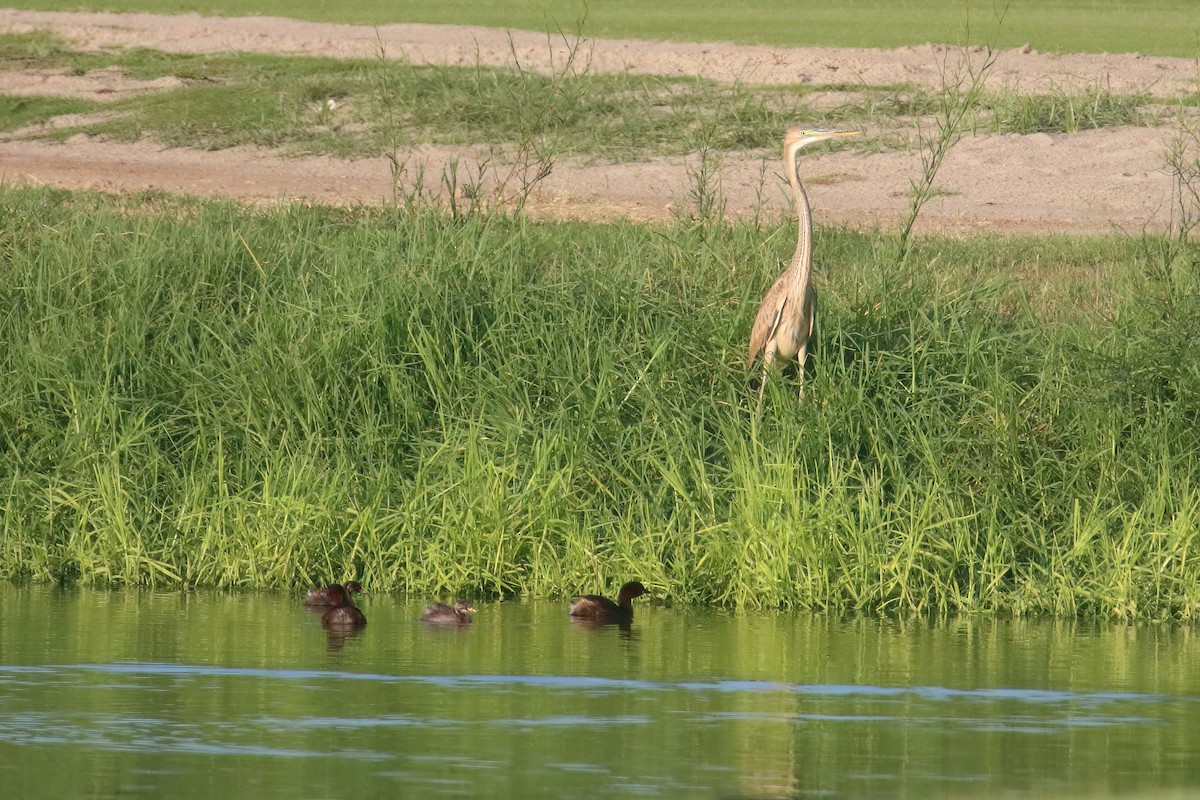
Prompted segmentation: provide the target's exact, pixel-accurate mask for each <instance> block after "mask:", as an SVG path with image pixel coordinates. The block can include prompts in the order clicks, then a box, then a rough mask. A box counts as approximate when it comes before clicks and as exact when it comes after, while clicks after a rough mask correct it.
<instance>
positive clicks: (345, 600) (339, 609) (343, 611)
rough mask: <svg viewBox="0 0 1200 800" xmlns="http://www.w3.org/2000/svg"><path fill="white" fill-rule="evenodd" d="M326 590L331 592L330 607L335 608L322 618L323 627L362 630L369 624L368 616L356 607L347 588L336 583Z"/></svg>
mask: <svg viewBox="0 0 1200 800" xmlns="http://www.w3.org/2000/svg"><path fill="white" fill-rule="evenodd" d="M325 588H326V591H328V592H329V600H330V605H332V606H333V608H331V609H329V610H328V611H326V612H325V614H324V615H323V616H322V617H321V624H322V625H324V626H326V627H336V628H361V627H362V626H363V625H366V624H367V618H366V616H365V615H364V614H363V612H361V611H359V610H358V609H357V608H356V607H355V605H354V600H353V599H351V597H350V592H349V591H347V590H346V588H345V587H343V586H341V585H340V584H336V583H335V584H333V585H332V586H327V587H325Z"/></svg>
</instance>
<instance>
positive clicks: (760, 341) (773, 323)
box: [746, 273, 787, 367]
mask: <svg viewBox="0 0 1200 800" xmlns="http://www.w3.org/2000/svg"><path fill="white" fill-rule="evenodd" d="M786 276H787V273H784V274H783V275H781V276H779V280H777V281H775V285H774V286H772V287H771V290H770V291H769V292H767V296H766V297H764V298H763V301H762V305H760V306H759V307H758V315H757V316H755V318H754V327H753V328H751V329H750V357H749V358H747V359H746V366H747V367H752V366H754V359H756V358H757V357H758V354H759V353H761V352H762V350H763V348H764V347H766V346H767V342H769V341H771V337H772V336H774V335H775V331H777V330H778V329H779V321H780V320H781V319H783V311H784V308H785V307H786V306H787V292H786V291H785V290H784V278H785V277H786Z"/></svg>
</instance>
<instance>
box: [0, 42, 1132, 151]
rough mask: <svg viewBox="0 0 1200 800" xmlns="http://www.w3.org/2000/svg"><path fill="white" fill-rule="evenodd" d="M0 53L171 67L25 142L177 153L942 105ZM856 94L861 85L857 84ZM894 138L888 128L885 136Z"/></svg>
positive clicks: (1101, 113) (1113, 117) (456, 140)
mask: <svg viewBox="0 0 1200 800" xmlns="http://www.w3.org/2000/svg"><path fill="white" fill-rule="evenodd" d="M0 56H2V57H3V58H4V59H5V60H6V61H8V62H10V63H13V64H19V65H21V66H23V67H25V68H37V69H44V70H66V71H70V72H75V73H78V74H84V73H87V72H89V71H91V70H95V69H102V68H110V67H120V68H121V69H123V70H125V71H126V72H127V73H128V74H129V75H130V76H131V77H134V78H138V79H142V80H152V79H155V78H161V77H164V76H175V77H177V78H180V79H181V80H182V81H184V85H183V86H181V87H180V88H178V89H173V90H167V91H160V92H154V93H150V94H146V95H142V96H137V97H131V98H128V99H125V100H121V101H117V102H114V103H110V104H106V105H105V106H104V109H105V111H106V112H108V113H106V114H105V115H104V116H103V117H102V118H98V119H91V120H83V121H79V122H77V123H75V124H70V125H62V124H60V125H55V126H52V127H48V128H47V129H45V130H44V131H41V132H37V133H29V134H27V135H36V136H42V137H44V138H51V139H65V138H67V137H69V136H72V135H75V134H78V133H86V134H89V135H92V136H101V137H104V138H107V139H110V140H117V141H122V140H125V141H128V140H136V139H139V138H143V137H151V138H153V139H155V140H157V141H160V142H162V143H164V144H166V145H169V146H175V147H199V148H208V149H222V148H227V147H233V146H238V145H256V146H261V147H273V148H280V149H282V150H284V151H285V152H288V153H292V154H296V155H308V154H329V155H334V156H342V157H363V156H376V155H379V154H380V153H384V152H388V151H389V150H390V148H391V147H393V146H399V147H406V146H412V145H416V144H421V143H438V144H449V145H467V144H473V143H479V142H491V143H500V144H503V143H515V142H519V141H522V140H524V139H526V138H527V137H528V136H529V135H530V133H531V131H530V126H531V119H534V118H538V115H537V114H534V113H531V110H536V109H542V110H544V111H545V114H544V115H543V116H542V117H541V119H542V120H543V121H542V122H540V123H538V124H539V125H541V126H542V128H541V130H540V131H539V133H540V134H542V135H545V136H547V137H550V138H551V139H552V143H553V149H554V151H555V152H556V153H558V154H563V155H571V156H575V157H580V158H589V159H596V158H599V159H606V160H610V161H632V160H641V159H646V158H652V157H655V156H666V155H681V154H686V153H692V152H695V151H696V150H698V149H700V148H702V147H707V148H715V149H717V150H726V151H737V150H755V149H761V148H773V147H775V146H776V145H777V139H778V136H779V131H780V130H784V129H786V128H787V126H788V125H790V124H792V123H793V122H794V121H795V120H798V119H803V120H807V121H810V122H812V123H814V124H817V125H831V126H847V127H857V128H863V129H882V130H883V131H884V136H882V137H881V138H879V139H876V140H873V141H864V142H862V143H860V144H859V146H860V147H867V148H877V147H881V146H885V145H884V142H886V141H892V140H895V141H899V140H900V139H901V138H902V136H903V134H905V133H906V132H907V131H908V129H909V128H910V126H911V121H910V120H911V119H912V118H913V117H915V116H920V115H928V114H930V113H931V111H933V110H934V109H935V108H936V105H937V98H936V97H935V96H934V95H933V94H932V93H931V92H928V91H923V90H918V89H913V88H911V87H901V86H893V87H869V88H868V87H852V86H845V85H843V86H836V87H827V86H814V85H807V86H787V87H764V86H754V85H749V84H732V85H722V84H718V83H717V82H714V81H709V80H701V79H678V78H674V79H665V78H659V77H655V76H639V75H632V74H627V73H621V74H613V75H586V74H585V75H581V76H540V75H532V74H525V75H522V74H520V73H518V72H517V71H516V70H515V69H493V68H485V67H475V68H459V67H421V66H413V65H410V64H405V63H399V62H383V61H379V60H362V59H358V60H335V59H318V58H285V57H278V56H265V55H251V54H241V55H236V54H235V55H173V54H168V53H163V52H160V51H154V50H145V49H132V50H120V51H113V52H101V53H95V52H74V51H72V50H70V49H69V48H68V47H66V45H65V44H64V43H62V42H61V41H59V40H57V39H55V38H54V37H52V36H49V35H47V34H45V33H33V34H0ZM856 88H857V89H858V91H854V89H856ZM826 89H837V90H840V91H843V92H846V93H847V94H846V101H845V102H844V103H843V104H842V105H840V106H838V107H836V108H829V109H823V110H817V109H815V108H813V107H811V106H810V105H809V104H808V102H807V100H808V98H809V96H810V95H811V94H812V93H813V92H817V91H821V90H826ZM0 102H5V103H6V105H7V106H9V111H10V113H9V114H8V115H7V118H6V119H5V122H4V123H3V124H4V126H6V127H8V128H10V129H12V128H16V127H19V126H23V125H30V124H33V123H47V122H49V121H50V120H52V119H53V118H54V117H56V116H58V115H60V114H63V113H78V112H80V111H84V110H88V109H90V108H95V104H86V103H84V102H82V101H72V100H62V99H51V98H28V99H24V100H11V101H0ZM1145 102H1146V101H1145V98H1143V97H1137V96H1122V95H1114V94H1112V93H1111V92H1109V91H1108V90H1107V89H1106V88H1105V87H1103V86H1099V85H1097V86H1096V87H1094V88H1093V89H1092V90H1090V91H1088V92H1083V93H1077V94H1067V93H1065V92H1060V93H1057V94H1049V95H1042V96H1025V95H1017V94H1015V93H1007V94H994V95H988V96H985V97H984V99H983V102H982V104H981V106H980V108H979V109H978V110H977V112H976V121H975V123H974V126H975V128H976V129H977V130H978V129H982V130H996V131H997V132H1001V133H1013V132H1015V133H1034V132H1038V131H1051V132H1071V133H1073V132H1076V131H1078V130H1081V129H1084V128H1094V127H1104V126H1108V125H1123V124H1135V123H1138V122H1145V121H1150V120H1149V115H1148V114H1146V113H1145V112H1144V111H1142V109H1143V107H1144V105H1145ZM889 131H890V132H891V133H890V134H889V133H888V132H889Z"/></svg>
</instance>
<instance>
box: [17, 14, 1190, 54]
mask: <svg viewBox="0 0 1200 800" xmlns="http://www.w3.org/2000/svg"><path fill="white" fill-rule="evenodd" d="M12 5H13V6H14V7H17V8H31V9H39V10H53V11H79V10H89V11H147V12H153V13H162V14H176V13H181V12H197V11H198V12H200V13H203V14H223V15H228V16H239V15H244V14H250V13H255V14H270V15H274V16H280V17H296V18H300V19H311V20H318V21H324V22H352V23H363V24H372V25H384V24H388V23H393V22H428V23H449V24H455V25H484V26H490V27H498V28H503V27H510V28H524V29H529V30H547V31H554V30H556V29H558V28H560V27H561V28H570V27H571V24H572V23H573V22H574V20H575V19H576V18H578V17H579V16H580V15H581V14H582V13H583V11H584V9H585V7H586V9H587V15H588V18H589V19H590V20H591V25H590V26H589V28H590V30H589V34H590V35H593V36H606V37H630V38H639V39H670V40H675V41H735V42H744V43H748V44H772V45H780V46H806V45H810V46H811V45H819V46H841V47H902V46H904V45H912V44H922V43H924V42H940V43H950V44H960V43H966V42H969V43H974V44H979V43H982V42H984V41H985V40H986V38H987V33H988V30H989V29H990V27H991V26H992V25H994V21H995V18H996V14H997V11H998V10H1002V11H1003V13H1004V30H1003V34H1002V36H1001V38H1000V41H999V45H1000V46H1001V47H1004V48H1010V47H1020V46H1021V45H1022V44H1024V43H1026V42H1028V43H1030V44H1032V45H1033V46H1034V47H1036V48H1037V49H1039V50H1043V51H1058V52H1084V53H1100V52H1111V53H1127V52H1140V53H1147V54H1151V55H1164V56H1183V57H1190V56H1193V55H1195V53H1196V36H1197V33H1200V23H1197V19H1196V9H1195V4H1194V3H1193V2H1192V0H1124V2H1115V0H1110V2H1088V0H1003V2H996V0H955V1H954V2H945V0H904V2H899V3H898V2H896V1H895V0H824V2H820V3H817V2H800V3H796V2H788V1H787V0H742V2H739V3H738V4H737V5H736V6H731V5H730V4H729V3H727V2H723V1H722V0H664V1H663V2H658V3H653V4H651V3H646V2H643V0H609V1H608V2H603V3H599V2H593V3H590V4H585V3H583V2H580V0H504V1H503V2H499V3H477V2H463V1H462V0H436V1H435V0H388V2H382V0H347V2H341V3H336V4H334V3H327V2H323V1H322V0H288V2H283V1H282V0H255V2H254V3H253V4H252V5H250V6H248V5H247V4H246V3H245V2H242V1H241V0H238V1H236V2H235V1H233V0H188V2H180V0H14V2H13V3H12Z"/></svg>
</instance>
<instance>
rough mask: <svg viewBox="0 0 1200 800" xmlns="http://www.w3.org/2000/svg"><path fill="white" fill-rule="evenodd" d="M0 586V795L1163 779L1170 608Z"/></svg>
mask: <svg viewBox="0 0 1200 800" xmlns="http://www.w3.org/2000/svg"><path fill="white" fill-rule="evenodd" d="M424 602H425V601H424V600H422V601H421V602H416V601H413V602H409V601H406V600H403V599H398V598H393V597H389V596H380V595H370V596H368V597H367V598H365V599H364V600H363V601H362V603H361V605H362V606H363V608H364V610H365V612H366V613H367V616H368V618H369V620H370V624H369V625H368V626H367V628H366V629H365V630H364V631H363V632H362V633H361V635H357V636H352V637H348V638H344V639H342V638H330V637H329V636H328V635H327V633H326V631H324V630H323V629H322V628H321V625H320V621H319V615H315V614H312V613H310V612H307V611H305V610H304V608H303V607H302V606H301V605H300V602H299V596H292V595H283V594H219V593H186V594H185V593H161V592H120V593H109V592H99V591H91V590H80V589H71V590H58V589H49V588H25V587H13V586H0V610H2V612H3V613H2V615H0V786H3V787H5V790H4V795H5V796H10V797H21V798H40V797H97V798H101V797H116V796H118V795H120V796H135V795H141V796H148V797H165V796H170V797H213V796H234V797H242V796H254V797H262V798H274V797H280V798H293V797H345V798H351V797H371V796H380V795H385V794H386V795H388V796H396V797H418V796H462V797H489V798H538V797H545V798H559V797H563V798H571V797H577V798H617V797H620V798H628V797H650V798H656V797H662V798H693V797H694V798H719V797H739V798H749V797H758V798H783V797H834V798H836V797H854V798H860V797H866V798H871V797H879V798H896V797H1006V798H1008V797H1050V796H1054V797H1063V796H1078V797H1100V796H1105V797H1107V796H1121V795H1126V794H1136V795H1137V796H1141V797H1158V796H1165V795H1167V794H1173V795H1177V796H1187V795H1189V794H1190V792H1191V791H1192V790H1196V791H1200V671H1198V670H1197V666H1198V664H1200V649H1198V648H1200V642H1198V641H1197V638H1196V636H1195V634H1194V631H1193V630H1192V629H1190V628H1187V627H1176V626H1168V625H1149V624H1146V625H1137V626H1126V625H1099V624H1084V623H1073V622H1062V621H1031V620H1018V621H1000V620H994V619H985V618H976V619H959V620H954V621H950V622H943V623H930V622H925V621H894V620H880V619H874V618H870V619H863V618H853V619H841V618H835V617H828V616H819V615H807V614H805V615H792V614H770V615H730V614H724V613H717V612H711V611H700V610H681V609H672V608H666V607H661V606H654V605H652V604H647V605H645V606H642V607H640V608H639V612H638V614H637V618H636V619H635V621H634V624H633V626H632V628H631V629H630V630H628V631H621V630H618V629H616V628H603V629H598V630H590V629H586V628H583V627H581V626H579V625H576V624H574V623H572V622H571V621H569V620H568V619H567V618H566V615H565V607H564V606H563V605H562V604H556V603H498V604H478V605H479V613H478V614H477V615H476V620H475V623H474V624H472V625H471V626H469V627H464V628H449V629H446V628H436V627H430V626H428V625H424V624H422V623H419V622H417V621H416V617H417V616H418V615H419V613H420V610H421V608H422V606H423V605H424Z"/></svg>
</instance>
